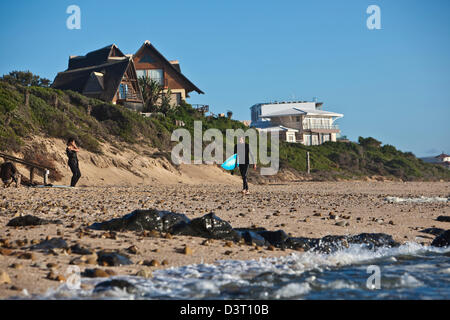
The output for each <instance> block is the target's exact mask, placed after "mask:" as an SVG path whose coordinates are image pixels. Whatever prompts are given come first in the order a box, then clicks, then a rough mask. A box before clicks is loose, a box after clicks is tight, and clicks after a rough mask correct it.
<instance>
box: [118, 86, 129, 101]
mask: <svg viewBox="0 0 450 320" xmlns="http://www.w3.org/2000/svg"><path fill="white" fill-rule="evenodd" d="M127 93H128V86H127V85H126V84H125V83H121V84H120V86H119V99H126V98H127Z"/></svg>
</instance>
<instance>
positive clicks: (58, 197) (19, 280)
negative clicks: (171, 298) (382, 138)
mask: <svg viewBox="0 0 450 320" xmlns="http://www.w3.org/2000/svg"><path fill="white" fill-rule="evenodd" d="M238 182H239V180H237V179H236V180H234V182H230V183H227V184H214V183H208V184H184V183H172V184H161V183H160V184H156V185H142V186H126V187H120V186H101V187H78V188H75V189H68V188H26V187H22V188H18V189H16V188H8V189H3V188H2V189H0V196H1V202H0V233H1V236H0V239H1V241H0V250H1V254H0V272H1V273H2V274H3V276H4V275H5V273H6V274H7V278H9V280H10V281H4V282H5V283H2V284H0V297H1V298H7V297H11V296H23V290H24V289H26V291H27V292H28V293H29V294H31V295H32V294H42V293H44V292H46V291H47V290H48V289H49V288H54V287H57V286H59V285H61V282H63V281H64V278H63V277H60V278H59V279H57V280H51V279H48V278H57V276H58V275H61V276H64V274H65V272H66V270H67V267H68V266H69V265H70V263H75V264H77V265H78V266H79V267H80V269H81V271H83V270H84V269H86V268H91V269H92V268H99V269H102V270H106V271H108V272H110V273H112V274H117V275H135V274H136V273H138V272H141V274H144V273H145V272H144V271H150V272H151V271H154V270H156V269H159V268H170V267H177V266H181V265H187V264H195V263H214V262H215V261H217V260H223V259H238V260H242V259H244V260H248V259H258V258H264V257H274V256H286V255H289V254H290V253H292V252H296V251H294V250H290V249H286V250H282V249H278V248H273V247H271V248H269V247H255V246H250V245H245V244H237V243H229V242H226V241H222V240H213V241H209V243H207V244H205V243H204V240H205V239H203V238H197V237H190V236H171V235H165V234H162V235H159V234H153V233H150V234H143V233H142V232H131V231H129V232H117V233H115V234H114V233H110V232H105V231H95V230H91V229H87V227H88V226H90V225H91V224H92V223H94V222H102V221H106V220H109V219H112V218H118V217H122V216H123V215H125V214H127V213H130V212H132V211H133V210H135V209H148V208H156V209H159V210H170V211H173V212H179V213H184V214H186V215H187V216H188V217H189V218H190V219H192V218H196V217H200V216H202V215H204V214H206V213H209V212H211V211H212V212H215V214H216V215H217V216H219V217H220V218H221V219H223V220H226V221H228V222H229V223H231V225H232V226H233V227H236V228H237V227H263V228H266V229H268V230H279V229H282V230H284V231H285V232H286V233H288V234H289V235H292V236H302V237H315V238H317V237H322V236H325V235H350V234H358V233H362V232H369V233H378V232H383V233H386V234H389V235H392V236H393V238H394V240H396V241H398V242H400V243H404V242H407V241H413V242H418V243H423V244H429V243H431V241H432V240H433V239H434V236H433V235H431V234H427V233H423V232H421V230H423V229H426V228H433V227H435V228H442V229H448V228H449V223H448V222H439V221H436V218H437V217H438V216H440V215H447V216H448V215H450V206H449V204H448V202H430V203H389V202H388V201H386V197H387V196H395V197H402V198H416V197H420V196H425V197H448V196H449V194H450V183H449V182H434V183H431V182H430V183H428V182H407V183H404V182H389V181H386V182H361V181H349V182H301V183H300V182H298V183H286V184H283V183H279V184H266V185H253V184H252V185H250V190H251V194H250V195H246V196H243V195H242V194H240V193H239V190H240V183H238ZM28 214H31V215H34V216H37V217H40V218H43V219H50V220H56V219H59V220H61V222H62V224H48V225H41V226H32V227H31V226H28V227H8V226H6V224H7V223H8V221H10V220H11V219H13V218H14V217H17V216H20V215H28ZM50 238H63V239H64V240H66V241H67V243H68V244H69V246H72V245H74V244H80V246H82V247H85V248H88V249H90V250H92V251H93V252H98V251H99V250H102V249H113V250H123V251H124V252H127V254H128V255H129V257H130V259H131V260H132V262H133V264H132V265H127V266H120V267H104V266H98V265H97V264H96V262H95V261H92V260H93V259H89V255H87V256H84V258H83V259H81V258H82V256H80V255H79V254H75V253H72V252H70V250H69V252H68V251H67V250H64V249H54V250H52V251H51V252H40V251H35V250H33V251H32V250H29V249H28V248H29V247H30V246H31V245H32V244H37V243H39V242H41V241H43V240H45V239H50ZM133 246H135V247H134V248H131V249H130V247H133ZM185 246H188V247H189V248H190V249H191V250H190V252H188V254H186V253H185V252H184V251H183V248H184V247H185ZM27 253H28V254H27ZM30 253H31V254H30ZM297 253H298V254H301V253H299V252H297ZM91 258H92V257H91ZM94 260H95V259H94ZM152 260H153V261H152ZM111 271H113V272H111ZM49 273H51V275H50V277H49Z"/></svg>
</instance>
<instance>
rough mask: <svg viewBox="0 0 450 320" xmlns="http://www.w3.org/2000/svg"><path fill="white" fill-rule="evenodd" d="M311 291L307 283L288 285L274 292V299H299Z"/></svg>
mask: <svg viewBox="0 0 450 320" xmlns="http://www.w3.org/2000/svg"><path fill="white" fill-rule="evenodd" d="M310 290H311V287H310V286H309V284H308V283H289V284H288V285H285V286H284V287H282V288H281V289H278V290H277V291H276V292H275V299H285V298H293V297H299V296H302V295H304V294H306V293H308V292H309V291H310Z"/></svg>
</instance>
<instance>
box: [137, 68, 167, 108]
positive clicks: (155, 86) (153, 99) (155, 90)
mask: <svg viewBox="0 0 450 320" xmlns="http://www.w3.org/2000/svg"><path fill="white" fill-rule="evenodd" d="M138 81H139V87H140V88H141V92H142V99H143V100H144V110H143V111H144V112H152V111H155V110H156V109H157V105H156V103H157V101H158V98H159V95H160V92H161V91H162V89H163V88H162V86H161V85H160V84H159V82H158V81H155V80H153V79H150V78H149V77H147V76H144V77H140V78H139V79H138Z"/></svg>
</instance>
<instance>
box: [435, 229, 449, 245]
mask: <svg viewBox="0 0 450 320" xmlns="http://www.w3.org/2000/svg"><path fill="white" fill-rule="evenodd" d="M431 245H432V246H434V247H448V246H450V230H446V231H444V232H443V233H441V234H440V235H438V236H437V237H436V238H434V240H433V242H432V243H431Z"/></svg>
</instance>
